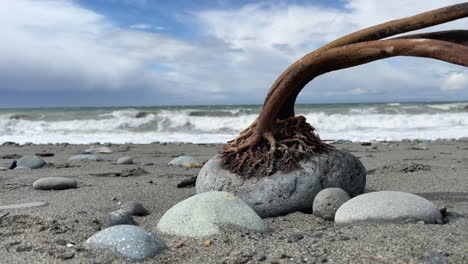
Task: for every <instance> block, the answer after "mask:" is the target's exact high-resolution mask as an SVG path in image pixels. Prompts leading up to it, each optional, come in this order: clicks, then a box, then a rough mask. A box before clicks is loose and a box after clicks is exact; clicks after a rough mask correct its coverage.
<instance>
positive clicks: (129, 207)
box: [120, 202, 150, 216]
mask: <svg viewBox="0 0 468 264" xmlns="http://www.w3.org/2000/svg"><path fill="white" fill-rule="evenodd" d="M120 210H122V211H125V212H127V213H128V214H129V215H135V216H146V215H149V214H150V212H149V211H148V210H147V209H146V208H145V207H144V206H143V205H142V204H141V203H139V202H123V203H122V204H121V205H120Z"/></svg>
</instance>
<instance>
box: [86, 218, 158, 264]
mask: <svg viewBox="0 0 468 264" xmlns="http://www.w3.org/2000/svg"><path fill="white" fill-rule="evenodd" d="M84 245H85V246H87V247H92V248H110V249H112V250H113V251H114V252H115V253H116V254H117V255H119V256H121V257H123V258H125V259H127V260H130V261H140V260H145V259H147V258H150V257H152V256H155V255H157V254H159V253H161V252H162V251H163V250H164V249H166V248H167V246H166V244H165V243H164V241H162V240H161V239H160V238H158V237H157V236H155V235H153V234H152V233H149V232H146V231H145V230H144V229H143V228H141V227H137V226H134V225H116V226H112V227H109V228H106V229H104V230H102V231H100V232H98V233H96V234H94V235H92V236H91V237H90V238H88V239H87V240H86V241H85V242H84Z"/></svg>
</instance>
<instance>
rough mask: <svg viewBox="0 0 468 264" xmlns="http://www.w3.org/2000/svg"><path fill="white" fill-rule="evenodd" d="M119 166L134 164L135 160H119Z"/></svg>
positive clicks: (127, 158)
mask: <svg viewBox="0 0 468 264" xmlns="http://www.w3.org/2000/svg"><path fill="white" fill-rule="evenodd" d="M117 164H119V165H125V164H133V158H131V157H122V158H119V159H118V160H117Z"/></svg>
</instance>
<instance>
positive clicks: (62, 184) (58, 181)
mask: <svg viewBox="0 0 468 264" xmlns="http://www.w3.org/2000/svg"><path fill="white" fill-rule="evenodd" d="M77 185H78V183H77V182H76V181H75V180H74V179H71V178H66V177H45V178H40V179H38V180H36V181H35V182H34V183H33V188H34V189H36V190H65V189H70V188H76V186H77Z"/></svg>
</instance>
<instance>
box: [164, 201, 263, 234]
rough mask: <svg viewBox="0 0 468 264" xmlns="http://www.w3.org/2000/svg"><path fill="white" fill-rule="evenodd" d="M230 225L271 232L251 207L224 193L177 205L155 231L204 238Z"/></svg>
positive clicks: (169, 211) (166, 214)
mask: <svg viewBox="0 0 468 264" xmlns="http://www.w3.org/2000/svg"><path fill="white" fill-rule="evenodd" d="M229 226H235V227H239V228H244V229H248V230H252V231H258V232H268V231H270V228H269V227H268V226H267V225H266V224H265V223H264V222H263V220H262V219H261V218H260V217H259V216H258V215H257V214H256V213H255V211H254V210H252V208H250V207H249V206H248V205H247V204H246V203H244V202H243V201H242V200H240V199H239V198H237V197H235V196H233V195H231V194H229V193H226V192H206V193H202V194H197V195H194V196H192V197H190V198H188V199H185V200H183V201H181V202H179V203H178V204H176V205H174V206H173V207H172V208H170V209H169V210H168V211H167V212H166V213H165V214H164V215H163V216H162V217H161V220H159V223H158V225H157V229H158V230H159V231H161V232H163V233H166V234H171V235H179V236H185V237H204V236H210V235H214V234H218V233H220V232H221V229H222V228H229Z"/></svg>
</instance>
